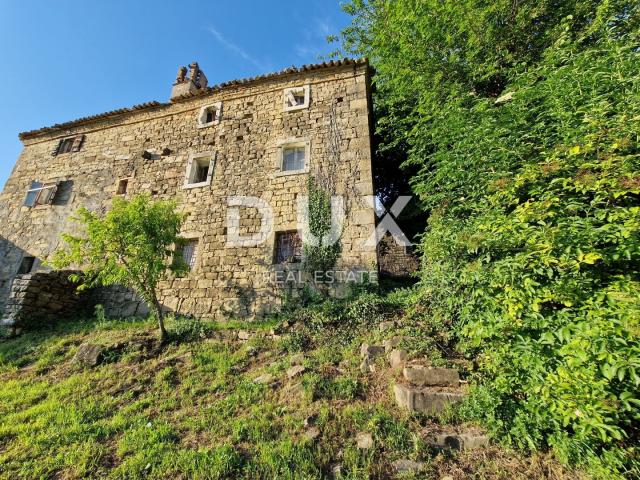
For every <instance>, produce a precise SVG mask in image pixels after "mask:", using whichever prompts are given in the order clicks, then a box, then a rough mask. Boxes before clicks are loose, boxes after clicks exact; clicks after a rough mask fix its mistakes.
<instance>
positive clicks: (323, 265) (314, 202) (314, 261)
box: [302, 177, 340, 276]
mask: <svg viewBox="0 0 640 480" xmlns="http://www.w3.org/2000/svg"><path fill="white" fill-rule="evenodd" d="M307 194H308V196H309V214H308V220H309V233H311V235H313V236H314V237H315V238H316V239H317V241H318V243H319V244H318V245H312V244H310V243H305V244H304V245H303V246H302V247H303V252H304V269H305V270H306V271H307V272H309V273H310V274H311V275H312V276H313V275H316V272H326V271H328V270H331V268H333V266H334V265H335V263H336V261H337V260H338V257H339V256H340V241H337V242H336V243H333V244H331V245H325V244H324V243H326V242H322V237H323V236H325V235H329V233H330V232H331V194H330V193H329V192H327V191H326V190H325V189H324V188H322V187H321V186H320V185H318V184H317V183H316V181H315V180H314V178H313V177H309V180H308V183H307Z"/></svg>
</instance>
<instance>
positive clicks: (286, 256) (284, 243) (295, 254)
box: [274, 230, 302, 263]
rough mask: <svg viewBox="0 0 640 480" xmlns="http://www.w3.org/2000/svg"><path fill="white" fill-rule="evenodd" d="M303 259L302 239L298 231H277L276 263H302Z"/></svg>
mask: <svg viewBox="0 0 640 480" xmlns="http://www.w3.org/2000/svg"><path fill="white" fill-rule="evenodd" d="M301 261H302V241H301V240H300V235H298V232H297V231H295V230H293V231H290V232H276V237H275V255H274V262H275V263H300V262H301Z"/></svg>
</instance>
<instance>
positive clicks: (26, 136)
mask: <svg viewBox="0 0 640 480" xmlns="http://www.w3.org/2000/svg"><path fill="white" fill-rule="evenodd" d="M367 63H368V60H367V59H366V58H360V59H350V58H344V59H341V60H331V61H329V62H322V63H315V64H308V65H302V66H301V67H289V68H285V69H284V70H280V71H278V72H273V73H266V74H264V75H258V76H255V77H249V78H241V79H237V80H231V81H228V82H223V83H220V84H218V85H213V86H210V87H207V88H206V89H205V90H201V91H199V92H196V93H192V94H187V95H183V96H181V97H178V98H174V99H173V100H172V101H171V102H167V103H161V102H156V101H153V102H146V103H141V104H138V105H134V106H133V107H128V108H119V109H117V110H111V111H109V112H104V113H99V114H97V115H90V116H88V117H82V118H78V119H76V120H71V121H69V122H64V123H57V124H55V125H52V126H50V127H43V128H39V129H37V130H30V131H28V132H22V133H20V134H19V135H18V138H19V139H20V140H26V139H29V138H34V137H37V136H38V135H40V134H44V133H51V132H57V131H60V130H66V129H69V128H71V127H77V126H80V125H85V124H87V123H91V122H94V121H96V120H102V119H105V118H109V117H116V116H118V115H123V114H126V113H131V112H137V111H140V110H150V109H152V108H157V107H166V106H169V105H171V104H172V103H177V102H181V101H185V100H188V99H190V98H194V97H198V96H201V95H207V94H209V93H213V92H219V91H221V90H224V89H226V88H230V87H236V86H241V85H247V84H251V83H255V82H259V81H262V80H269V79H273V78H278V77H284V76H286V75H291V74H295V73H303V72H310V71H313V70H321V69H324V68H334V67H339V66H343V65H366V64H367Z"/></svg>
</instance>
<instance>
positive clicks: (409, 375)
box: [402, 365, 460, 387]
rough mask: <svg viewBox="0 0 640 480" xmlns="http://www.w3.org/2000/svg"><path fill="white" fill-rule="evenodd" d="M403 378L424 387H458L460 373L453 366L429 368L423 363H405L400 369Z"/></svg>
mask: <svg viewBox="0 0 640 480" xmlns="http://www.w3.org/2000/svg"><path fill="white" fill-rule="evenodd" d="M402 375H403V376H404V378H405V379H406V380H407V381H409V382H411V383H412V384H413V385H417V386H426V387H458V386H460V375H459V374H458V371H457V370H456V369H454V368H431V367H425V366H424V365H407V366H406V367H404V369H403V370H402Z"/></svg>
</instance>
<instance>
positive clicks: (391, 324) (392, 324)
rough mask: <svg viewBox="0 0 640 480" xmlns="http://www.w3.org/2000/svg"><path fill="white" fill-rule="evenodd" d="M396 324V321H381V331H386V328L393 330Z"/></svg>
mask: <svg viewBox="0 0 640 480" xmlns="http://www.w3.org/2000/svg"><path fill="white" fill-rule="evenodd" d="M395 326H396V323H395V322H380V325H379V327H380V331H381V332H384V331H386V330H391V329H392V328H393V327H395Z"/></svg>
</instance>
